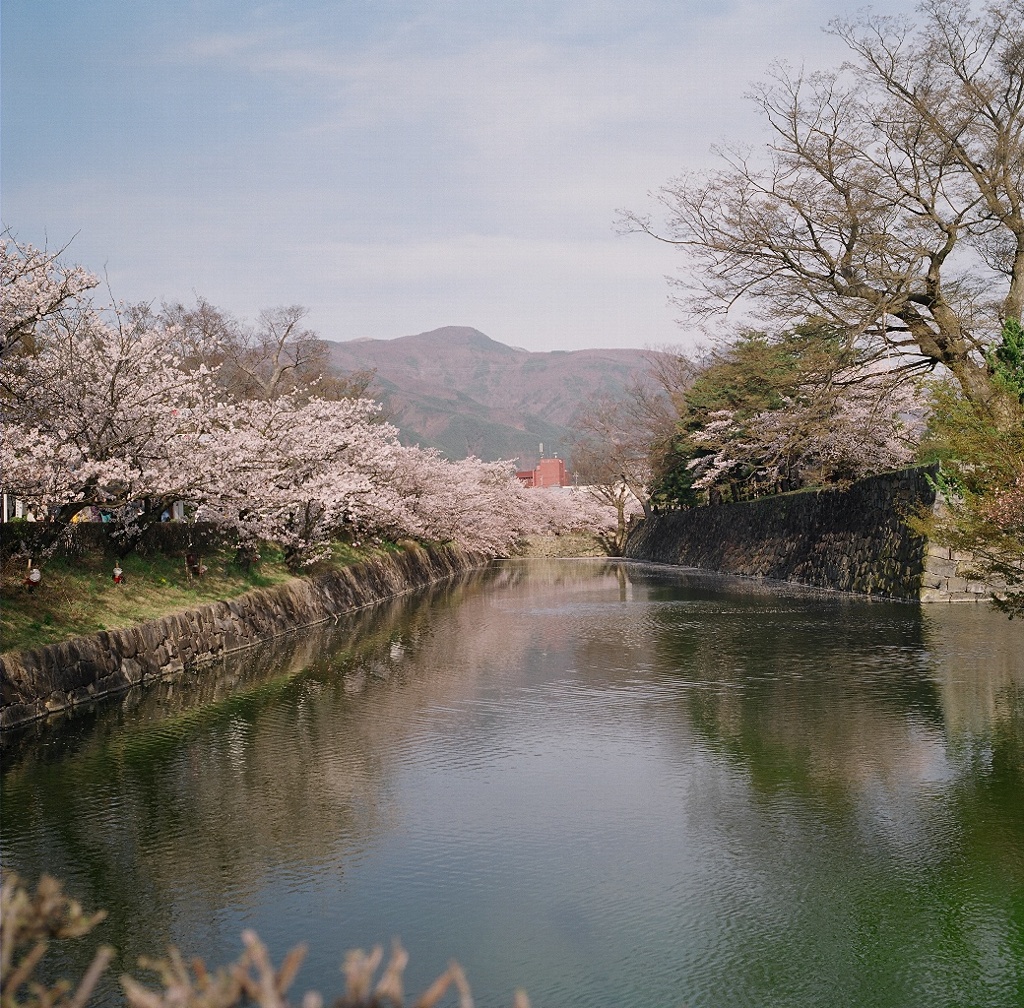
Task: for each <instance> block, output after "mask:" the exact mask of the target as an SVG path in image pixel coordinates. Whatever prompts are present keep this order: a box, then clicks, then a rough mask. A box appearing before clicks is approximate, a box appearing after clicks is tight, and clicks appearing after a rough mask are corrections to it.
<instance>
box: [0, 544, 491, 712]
mask: <svg viewBox="0 0 1024 1008" xmlns="http://www.w3.org/2000/svg"><path fill="white" fill-rule="evenodd" d="M485 562H486V558H485V557H483V556H481V555H479V554H474V553H467V552H466V551H464V550H461V549H458V548H457V547H454V546H437V547H420V546H413V545H410V546H408V547H407V548H405V549H403V550H401V551H399V552H395V553H391V554H384V555H382V556H380V557H375V558H373V559H370V560H366V561H363V562H361V563H358V564H354V565H352V566H351V567H345V568H342V569H341V570H337V571H332V572H330V573H328V574H324V575H320V576H317V577H312V578H305V579H297V580H295V581H290V582H288V583H286V584H283V585H278V586H277V587H274V588H264V589H259V590H257V591H252V592H248V593H246V594H245V595H241V596H239V597H238V598H234V599H229V600H227V601H223V602H212V603H209V604H207V605H204V606H200V607H199V608H197V609H191V610H188V611H187V612H181V613H175V614H173V615H171V616H165V617H163V618H161V619H156V620H150V621H148V622H146V623H141V624H139V625H138V626H134V627H127V628H125V629H123V630H107V631H103V632H101V633H99V634H95V635H93V636H88V637H76V638H74V639H72V640H68V641H62V642H61V643H59V644H51V645H48V646H46V647H41V648H33V649H31V650H28V651H20V652H9V653H7V654H3V655H0V729H4V728H10V727H12V726H14V725H18V724H23V723H25V722H28V721H33V720H35V719H37V718H41V717H45V716H46V715H47V714H49V713H51V712H55V711H60V710H64V709H66V708H68V707H73V706H74V705H75V704H80V703H85V702H88V701H91V700H94V699H96V698H98V697H102V696H106V695H108V694H111V693H118V692H120V691H122V690H126V689H129V688H130V687H132V686H136V685H139V684H141V683H143V682H144V681H146V680H148V679H156V678H163V677H164V676H168V675H173V674H175V673H177V672H180V671H181V670H182V669H184V668H185V666H187V665H188V666H192V665H198V664H202V663H205V662H210V661H213V660H215V659H218V658H220V657H221V656H222V655H224V654H225V653H228V652H231V651H236V650H238V649H240V648H244V647H248V646H250V645H251V644H255V643H258V642H260V641H265V640H268V639H270V638H272V637H276V636H278V635H280V634H284V633H288V632H289V631H291V630H296V629H298V628H299V627H304V626H311V625H313V624H315V623H322V622H324V621H325V620H328V619H332V618H333V617H335V616H337V615H338V614H339V613H342V612H346V611H349V610H352V609H356V608H359V607H361V606H364V605H369V604H371V603H374V602H379V601H380V600H382V599H385V598H389V597H392V596H395V595H399V594H401V593H402V592H405V591H409V590H411V589H413V588H418V587H420V586H422V585H426V584H430V583H432V582H434V581H439V580H442V579H444V578H449V577H452V576H453V575H455V574H458V573H461V572H462V571H466V570H469V569H471V568H473V567H479V566H481V565H482V564H484V563H485Z"/></svg>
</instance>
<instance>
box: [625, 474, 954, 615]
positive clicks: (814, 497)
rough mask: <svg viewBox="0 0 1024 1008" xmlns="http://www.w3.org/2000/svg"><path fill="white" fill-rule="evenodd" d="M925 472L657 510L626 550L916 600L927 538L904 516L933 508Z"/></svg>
mask: <svg viewBox="0 0 1024 1008" xmlns="http://www.w3.org/2000/svg"><path fill="white" fill-rule="evenodd" d="M932 476H934V470H932V469H930V468H914V469H906V470H903V471H900V472H893V473H885V474H883V475H880V476H873V477H870V478H869V479H864V480H860V481H858V482H857V483H854V484H852V485H851V486H850V487H848V488H847V489H844V490H816V491H802V492H798V493H790V494H781V495H779V496H777V497H763V498H760V499H759V500H753V501H744V502H741V503H737V504H721V505H709V506H707V507H698V508H692V509H690V510H687V511H669V512H663V513H660V514H657V515H655V516H654V517H653V518H652V519H648V520H646V521H644V522H642V523H641V524H640V525H639V526H638V527H637V528H636V529H635V530H634V531H633V532H632V533H631V534H630V536H629V539H628V541H627V543H626V550H625V554H626V556H627V557H629V558H631V559H634V560H648V561H652V562H656V563H668V564H679V565H682V566H685V567H699V568H703V569H705V570H713V571H718V572H720V573H723V574H741V575H746V576H751V577H764V578H773V579H776V580H780V581H793V582H797V583H800V584H805V585H812V586H815V587H819V588H829V589H834V590H836V591H845V592H858V593H861V594H865V595H879V596H884V597H887V598H895V599H907V600H911V599H920V598H921V595H922V587H923V585H922V579H923V577H924V574H925V567H926V563H927V558H928V541H927V539H925V538H924V537H923V536H920V535H918V534H916V533H915V532H914V531H913V530H912V529H911V528H910V526H909V525H908V518H910V517H911V516H913V515H916V514H920V513H922V512H928V511H930V510H931V509H932V508H933V507H934V506H935V488H934V486H933V484H932V482H931V479H930V477H932ZM934 590H935V589H932V591H934Z"/></svg>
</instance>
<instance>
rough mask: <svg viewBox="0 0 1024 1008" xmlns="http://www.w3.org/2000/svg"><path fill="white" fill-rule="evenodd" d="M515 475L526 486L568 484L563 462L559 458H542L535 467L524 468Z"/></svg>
mask: <svg viewBox="0 0 1024 1008" xmlns="http://www.w3.org/2000/svg"><path fill="white" fill-rule="evenodd" d="M516 476H518V477H519V479H520V480H521V481H522V483H523V486H528V487H564V486H568V485H569V474H568V473H567V472H566V471H565V462H563V461H562V460H561V459H560V458H542V459H541V460H540V461H539V462H538V463H537V467H536V468H535V469H524V470H523V471H522V472H517V473H516Z"/></svg>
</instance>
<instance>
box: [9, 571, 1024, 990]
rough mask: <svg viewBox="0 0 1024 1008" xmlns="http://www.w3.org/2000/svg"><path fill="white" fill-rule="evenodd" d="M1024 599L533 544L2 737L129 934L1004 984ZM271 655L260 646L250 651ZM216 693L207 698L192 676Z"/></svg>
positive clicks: (20, 852) (222, 947) (516, 965)
mask: <svg viewBox="0 0 1024 1008" xmlns="http://www.w3.org/2000/svg"><path fill="white" fill-rule="evenodd" d="M1022 645H1024V628H1022V627H1020V626H1019V625H1017V624H1010V623H1007V621H1006V620H1005V619H1004V618H1003V617H1001V616H998V615H997V614H991V613H988V612H987V611H984V610H981V609H978V608H974V607H971V608H962V607H932V608H928V609H923V610H922V609H919V608H917V607H914V606H909V605H897V604H893V603H871V602H866V601H861V600H856V599H851V598H848V597H843V596H838V595H828V594H822V593H816V592H811V591H802V590H799V589H795V588H792V587H790V586H768V585H765V584H763V583H759V582H756V581H742V580H738V579H727V578H718V577H714V576H711V575H706V574H697V573H687V572H680V571H678V570H673V569H668V568H652V567H644V566H641V565H630V564H624V563H620V562H615V561H601V560H591V561H575V562H574V561H561V560H550V561H530V562H509V563H505V564H499V565H496V566H495V567H494V568H493V569H491V570H490V571H489V572H487V574H486V575H484V576H482V577H480V578H476V579H469V580H467V581H464V582H461V583H459V584H456V585H449V586H445V587H442V588H439V589H434V590H432V591H428V592H425V593H423V594H421V595H417V596H409V597H406V598H404V599H400V600H396V601H395V602H394V603H392V604H390V605H387V606H380V607H376V608H374V609H370V610H366V611H364V612H362V613H359V614H355V615H354V616H353V617H351V618H349V619H347V620H344V621H341V622H339V624H338V625H337V626H331V627H326V628H322V629H320V630H317V631H315V632H311V633H307V634H302V635H295V636H293V637H291V638H286V639H283V640H281V641H278V642H275V644H274V645H273V646H271V647H269V648H267V649H265V650H264V652H263V653H262V654H260V655H259V656H255V655H251V654H250V655H248V656H247V657H246V659H245V660H244V661H242V662H241V663H239V664H237V665H232V664H230V663H229V664H227V665H225V666H224V667H223V668H222V669H220V670H219V675H218V676H217V677H215V678H211V677H204V678H202V679H195V680H188V679H181V680H178V681H176V682H175V683H171V684H168V685H167V686H165V687H161V688H160V689H158V690H153V691H149V692H146V693H142V694H138V695H132V696H129V697H126V698H125V699H124V700H123V702H120V703H118V704H116V705H111V706H107V707H104V708H97V709H95V710H93V711H91V712H88V713H86V714H84V715H81V716H78V717H75V718H71V719H68V720H67V721H66V723H65V724H64V725H62V726H57V727H56V729H55V728H54V727H53V726H47V727H43V726H39V727H36V728H33V729H32V730H30V731H26V732H23V733H21V734H20V735H16V736H9V737H7V738H6V739H5V741H4V747H5V752H4V770H5V776H4V783H3V793H2V802H3V805H2V812H3V818H2V855H3V859H4V863H5V866H7V867H11V868H16V869H17V870H19V871H22V872H24V873H25V874H27V875H30V876H31V875H35V874H37V873H38V872H39V871H41V870H48V871H51V872H54V873H56V874H58V875H61V876H63V877H65V878H67V879H68V880H69V883H70V885H71V888H72V891H73V892H75V894H76V895H77V896H79V898H81V899H83V901H85V902H86V903H87V904H88V905H95V906H100V905H102V906H106V907H108V908H110V909H111V910H112V914H111V921H110V923H109V925H105V927H106V928H107V929H108V930H107V933H106V934H105V935H104V938H105V940H108V941H113V942H114V943H115V944H117V945H118V946H119V947H120V948H122V949H123V950H124V953H125V961H128V962H130V961H131V959H133V958H134V956H136V955H138V954H139V953H143V952H146V953H148V952H152V951H155V950H156V949H157V948H159V947H161V946H162V945H163V944H165V943H166V942H168V941H175V942H178V943H179V944H183V945H184V946H185V947H186V949H188V950H191V951H196V950H203V951H204V952H207V953H209V958H211V959H213V960H219V961H225V960H227V959H228V958H229V957H230V956H232V955H233V954H234V953H235V951H236V949H237V935H238V932H239V930H240V929H241V927H243V926H252V925H255V926H256V927H257V928H258V929H259V930H260V932H261V933H262V934H264V935H265V937H267V938H268V939H269V940H270V942H271V944H272V946H273V947H274V948H275V950H276V951H278V952H280V951H281V950H283V949H284V948H286V947H289V946H290V945H291V944H293V943H295V942H296V941H298V940H300V939H309V940H311V946H312V948H311V956H310V962H309V966H308V968H307V969H306V971H305V972H304V974H303V980H304V983H305V985H306V986H313V987H321V988H322V989H325V990H328V991H332V990H336V989H337V986H338V983H337V980H336V977H337V963H338V955H339V952H340V950H341V949H343V948H345V947H348V946H350V945H355V944H362V945H365V944H366V943H368V942H372V941H384V942H386V941H388V940H389V939H390V938H391V936H392V935H394V934H401V935H402V937H403V939H404V941H405V942H406V944H407V945H408V946H409V947H410V950H411V951H412V952H413V965H412V970H411V977H410V979H411V981H412V986H416V984H417V983H419V982H426V980H427V979H429V974H430V972H431V971H432V970H435V969H438V968H440V967H441V965H443V963H444V962H445V961H446V960H447V958H448V957H450V956H451V955H458V956H459V958H460V959H461V960H462V961H463V963H464V965H465V966H466V967H467V968H468V970H469V973H470V975H471V977H472V978H473V980H474V984H475V987H476V989H477V993H478V995H480V997H479V1003H481V1004H484V1005H487V1004H507V1003H508V1001H509V992H510V991H511V990H512V989H513V988H514V987H515V986H516V985H518V984H524V985H526V986H527V987H528V988H529V990H530V992H531V996H532V998H533V1000H534V1003H535V1004H537V1005H540V1006H543V1005H545V1004H550V1005H553V1004H560V1003H571V1004H574V1005H583V1006H585V1005H593V1006H611V1005H618V1004H623V1003H636V1004H645V1005H676V1004H679V1003H681V1002H684V1001H685V1002H686V1003H688V1004H690V1005H701V1004H707V1005H715V1004H733V1003H736V1004H740V1003H750V1004H783V1003H785V1004H807V1005H811V1004H814V1005H817V1004H828V1003H843V1004H864V1005H885V1004H891V1005H900V1004H923V1003H928V1004H950V1005H952V1004H971V1003H977V1004H994V1005H1002V1004H1006V1005H1010V1004H1016V1003H1018V999H1019V995H1020V993H1021V991H1022V990H1024V938H1022V929H1024V863H1022V852H1024V818H1022V811H1021V809H1022V805H1024V803H1022V801H1021V795H1022V790H1021V788H1022V784H1024V702H1022V701H1024V658H1022V652H1024V646H1022ZM257 657H258V659H259V660H258V661H257V660H255V659H256V658H257ZM197 699H202V700H203V704H202V705H201V706H199V707H196V706H195V701H196V700H197Z"/></svg>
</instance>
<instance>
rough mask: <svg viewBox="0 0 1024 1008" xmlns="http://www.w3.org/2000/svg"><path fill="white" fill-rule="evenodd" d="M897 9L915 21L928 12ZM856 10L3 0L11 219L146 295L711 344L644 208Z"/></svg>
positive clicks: (455, 0)
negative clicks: (772, 81) (763, 80)
mask: <svg viewBox="0 0 1024 1008" xmlns="http://www.w3.org/2000/svg"><path fill="white" fill-rule="evenodd" d="M910 7H911V5H910V4H908V3H905V2H903V0H893V3H890V4H888V5H887V7H886V9H887V10H890V11H899V10H903V11H906V10H909V9H910ZM848 10H849V8H848V7H847V6H846V5H844V4H843V3H841V2H838V0H823V2H817V3H815V2H810V0H778V2H770V0H717V2H704V0H701V2H687V0H675V2H671V0H632V2H612V0H564V2H554V0H544V2H535V0H519V2H517V3H514V4H513V3H509V2H508V0H503V2H496V0H478V2H470V0H431V2H425V0H424V2H420V3H413V2H401V0H336V2H327V0H292V2H268V3H258V2H246V0H183V2H173V0H164V2H160V3H156V2H149V0H90V2H88V3H83V2H81V0H2V6H0V33H2V34H0V38H2V75H3V76H2V102H3V105H2V115H3V118H2V121H0V171H2V176H0V182H2V203H0V214H2V220H3V224H4V226H5V227H8V228H10V229H12V231H13V232H14V233H15V235H16V236H17V237H18V238H19V239H21V240H22V241H26V242H31V243H32V244H35V245H44V244H45V245H48V246H49V247H56V246H60V245H63V244H65V243H66V242H67V241H69V240H72V239H73V240H72V241H71V247H70V251H69V258H70V259H72V260H74V261H76V262H80V263H82V264H83V265H85V266H87V267H88V268H90V269H92V270H94V271H96V272H104V271H105V272H106V275H107V277H108V279H109V282H110V286H111V288H112V291H113V294H114V295H115V297H117V298H118V299H121V300H124V301H129V302H133V301H143V300H144V301H155V302H159V301H160V300H185V301H190V300H192V299H193V297H194V296H195V295H197V294H199V295H202V296H204V297H206V298H207V299H209V300H210V301H212V302H213V303H214V304H217V305H220V306H221V307H223V308H226V309H228V310H230V311H231V312H233V313H235V314H236V315H239V316H241V317H245V318H252V317H254V316H255V315H256V313H257V312H258V311H259V310H260V309H261V308H264V307H269V306H272V305H279V304H296V303H298V304H303V305H306V306H308V307H309V308H310V310H311V315H310V319H309V321H310V323H311V325H312V326H313V327H314V328H316V329H317V331H318V332H319V333H320V334H321V335H322V336H323V337H324V338H327V339H337V340H346V339H353V338H357V337H373V338H391V337H395V336H402V335H407V334H410V333H416V332H423V331H426V330H429V329H434V328H437V327H439V326H442V325H468V326H473V327H475V328H477V329H480V330H482V331H483V332H485V333H487V335H489V336H491V337H492V338H494V339H497V340H500V341H501V342H504V343H509V344H512V345H516V346H523V347H526V348H528V349H531V350H551V349H575V348H579V347H586V346H635V347H643V346H654V345H664V344H666V343H679V342H682V343H686V342H687V341H688V340H690V339H691V338H692V330H690V329H688V328H687V327H685V326H683V327H680V326H679V325H678V324H677V323H676V321H675V320H676V317H677V316H678V311H677V310H676V309H674V308H673V307H672V306H671V305H670V304H669V303H668V295H669V290H668V285H667V283H666V281H665V276H666V275H667V274H670V273H672V272H673V271H674V269H675V268H676V265H677V259H678V257H677V256H675V255H674V254H673V250H672V249H671V248H670V247H668V246H666V245H662V244H660V243H658V242H655V241H653V240H652V239H649V238H646V239H645V238H643V237H641V236H638V235H625V236H624V235H619V234H617V233H616V231H615V228H614V220H615V215H616V210H617V208H620V207H629V208H631V209H634V210H644V209H646V208H647V207H648V206H649V200H648V196H647V193H648V191H649V190H652V189H656V188H657V187H658V186H660V185H661V184H663V183H664V182H665V181H667V180H668V179H669V178H671V177H672V176H674V175H677V174H679V173H680V172H682V171H684V170H689V169H700V168H701V167H703V166H706V165H710V164H712V160H711V156H710V154H709V148H710V146H711V145H712V144H713V143H715V142H716V141H719V140H723V139H726V140H739V141H742V142H749V143H751V144H754V145H757V144H760V143H763V142H764V141H765V139H766V137H765V134H764V133H763V132H762V127H761V125H760V122H759V120H758V119H757V117H756V115H755V113H754V110H753V108H752V107H751V106H750V105H749V103H747V102H746V101H744V99H743V97H742V96H743V92H744V91H745V89H746V87H747V85H748V84H749V83H750V82H751V81H753V80H756V79H757V78H758V77H759V76H761V75H762V74H763V72H764V70H765V68H766V67H767V66H768V64H769V63H770V62H771V61H772V60H773V59H776V58H785V59H788V60H789V61H790V62H792V63H795V64H801V63H803V64H806V65H807V66H808V67H809V68H816V67H821V66H828V65H832V64H834V63H836V62H837V61H838V60H839V59H841V57H842V53H841V50H840V49H839V47H838V44H837V43H836V42H835V40H833V39H831V38H830V37H829V36H827V35H825V34H824V33H823V32H822V31H821V27H822V26H823V25H824V24H825V23H826V22H827V21H828V20H829V19H830V18H831V17H833V16H835V15H836V14H839V13H847V12H848Z"/></svg>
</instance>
